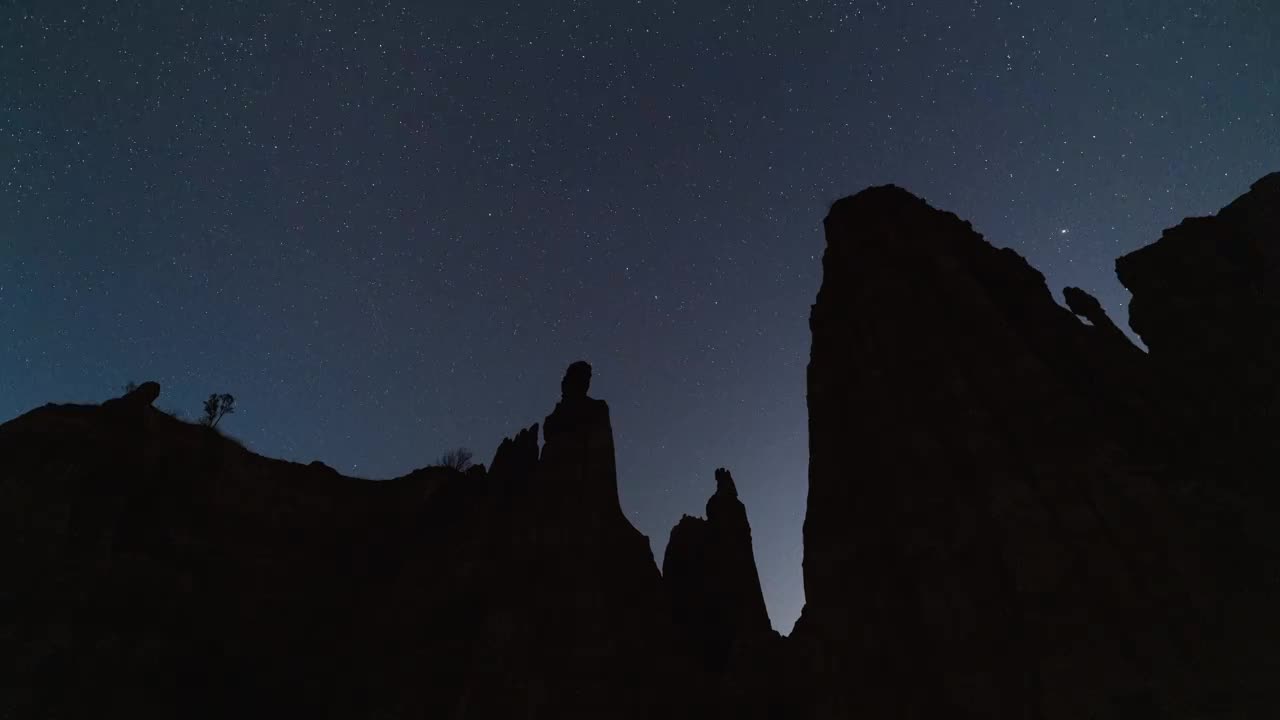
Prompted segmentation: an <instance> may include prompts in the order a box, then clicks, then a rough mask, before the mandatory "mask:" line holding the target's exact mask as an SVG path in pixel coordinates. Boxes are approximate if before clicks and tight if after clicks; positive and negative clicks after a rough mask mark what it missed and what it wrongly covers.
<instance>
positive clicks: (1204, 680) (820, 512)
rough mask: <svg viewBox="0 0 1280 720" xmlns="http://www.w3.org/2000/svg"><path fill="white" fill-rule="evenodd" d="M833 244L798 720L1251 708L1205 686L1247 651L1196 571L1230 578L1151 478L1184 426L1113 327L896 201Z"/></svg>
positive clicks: (875, 204) (836, 231) (819, 344)
mask: <svg viewBox="0 0 1280 720" xmlns="http://www.w3.org/2000/svg"><path fill="white" fill-rule="evenodd" d="M825 225H826V231H827V250H826V254H825V255H824V258H823V268H824V277H823V284H822V288H821V290H820V292H819V294H818V300H817V303H816V304H815V305H814V307H813V313H812V316H811V321H810V324H811V327H812V330H813V348H812V355H811V360H810V364H809V376H808V379H809V423H810V427H809V431H810V477H809V479H810V485H809V498H808V513H807V516H806V520H805V559H804V577H805V593H806V598H807V604H806V607H805V609H804V612H803V615H802V617H801V619H800V621H799V622H798V623H797V625H796V629H795V631H794V632H793V634H792V641H793V643H794V644H795V645H797V648H796V651H797V653H798V654H799V657H801V658H802V660H803V667H805V668H806V669H807V670H808V671H809V672H810V674H809V675H808V676H807V677H806V678H805V679H804V680H803V681H802V682H807V683H809V685H808V687H809V688H810V690H809V691H808V692H807V693H804V694H806V695H808V700H809V702H810V703H811V704H810V705H809V707H807V708H804V709H803V711H807V712H810V713H811V714H812V716H814V717H833V718H834V717H854V716H860V717H899V718H917V717H918V718H935V717H953V718H954V717H973V718H1013V717H1017V718H1032V717H1035V718H1041V717H1043V718H1074V717H1112V716H1115V717H1120V716H1121V715H1113V713H1124V712H1129V713H1131V712H1132V708H1133V707H1146V708H1147V709H1148V710H1147V711H1148V712H1150V713H1156V712H1163V713H1167V714H1168V715H1167V716H1169V717H1192V716H1197V717H1198V716H1200V715H1197V713H1208V712H1209V709H1210V708H1211V707H1212V703H1213V702H1214V701H1215V700H1217V701H1220V700H1221V698H1222V697H1223V695H1224V693H1225V694H1229V693H1231V692H1234V691H1238V690H1239V689H1240V688H1239V687H1238V686H1236V687H1234V688H1233V687H1232V682H1234V680H1233V678H1231V677H1230V675H1229V674H1228V673H1223V672H1221V671H1219V670H1218V669H1217V668H1215V667H1214V664H1215V662H1216V661H1217V660H1218V659H1220V658H1223V657H1225V655H1226V654H1227V653H1225V652H1224V650H1225V649H1226V648H1227V647H1229V646H1230V645H1231V644H1232V643H1233V642H1235V640H1234V639H1233V640H1231V641H1227V640H1225V638H1235V637H1236V636H1233V635H1231V633H1230V631H1229V630H1228V629H1226V628H1224V626H1223V624H1222V622H1221V620H1222V618H1223V617H1224V616H1225V613H1226V612H1227V611H1226V610H1225V608H1227V607H1229V606H1231V602H1230V601H1229V600H1227V599H1224V598H1222V597H1213V595H1214V591H1213V589H1212V585H1211V584H1210V583H1209V582H1208V581H1209V579H1210V575H1209V574H1207V573H1208V571H1207V570H1206V565H1210V566H1214V567H1216V566H1217V564H1218V563H1220V562H1222V560H1223V557H1224V556H1215V555H1214V552H1215V550H1214V548H1212V547H1209V546H1208V545H1206V544H1205V543H1204V541H1203V539H1204V538H1203V535H1202V533H1201V525H1200V524H1199V523H1200V518H1198V517H1195V516H1194V512H1193V511H1192V510H1191V509H1190V508H1187V507H1185V506H1183V505H1181V504H1180V503H1179V502H1178V501H1177V499H1176V498H1175V497H1174V495H1173V493H1170V492H1169V489H1168V486H1169V484H1171V483H1172V481H1173V480H1174V478H1173V477H1172V476H1171V473H1170V472H1157V471H1158V470H1159V466H1160V463H1161V460H1162V458H1161V457H1160V456H1159V452H1160V451H1161V450H1163V451H1164V453H1165V458H1163V460H1165V461H1167V459H1168V457H1167V456H1168V454H1169V452H1170V447H1171V443H1172V442H1174V439H1175V438H1177V437H1178V433H1180V432H1181V426H1180V425H1179V424H1178V423H1176V422H1172V421H1167V420H1166V417H1167V416H1166V415H1165V414H1164V413H1162V412H1160V410H1161V409H1162V407H1163V406H1162V405H1161V401H1160V400H1159V398H1158V396H1159V394H1160V392H1161V391H1162V390H1163V389H1164V388H1165V386H1164V385H1163V384H1162V380H1161V378H1160V376H1159V375H1158V374H1155V373H1151V372H1150V371H1149V370H1150V368H1149V367H1148V365H1149V363H1146V362H1145V358H1142V357H1135V355H1134V354H1133V353H1131V352H1130V351H1129V348H1131V346H1129V344H1128V343H1127V342H1125V343H1121V342H1118V341H1117V340H1118V339H1117V338H1115V337H1114V333H1110V332H1106V333H1098V332H1095V331H1096V330H1099V329H1105V328H1106V325H1107V324H1108V323H1109V321H1107V320H1106V319H1105V315H1104V314H1102V313H1101V308H1099V307H1096V303H1091V302H1089V299H1087V298H1088V296H1086V295H1084V294H1083V293H1077V292H1071V293H1069V294H1068V296H1067V298H1068V302H1069V303H1071V305H1072V308H1073V310H1075V311H1076V312H1079V313H1081V314H1082V315H1084V316H1086V317H1088V318H1089V319H1090V321H1091V323H1092V324H1093V325H1094V327H1092V328H1090V327H1088V326H1085V325H1083V324H1081V323H1080V322H1079V321H1077V320H1076V319H1075V318H1073V317H1072V316H1071V314H1070V313H1069V312H1067V311H1066V310H1064V309H1062V308H1061V307H1059V306H1058V305H1056V304H1055V303H1054V302H1053V300H1052V297H1051V296H1050V293H1049V291H1048V288H1047V287H1046V286H1045V283H1044V279H1043V277H1042V276H1041V275H1040V274H1039V273H1038V272H1036V271H1035V270H1034V269H1032V268H1031V267H1030V266H1029V265H1027V264H1026V263H1025V261H1023V260H1022V258H1021V257H1019V256H1018V255H1017V254H1016V253H1014V252H1013V251H1011V250H997V249H996V248H993V247H991V246H990V245H988V244H987V243H986V242H985V241H984V240H983V239H982V237H981V236H980V235H978V234H977V233H975V232H973V230H972V228H971V226H970V225H969V224H968V223H964V222H962V221H960V220H959V219H958V218H956V217H955V216H954V215H952V214H950V213H944V212H940V211H937V210H934V209H933V208H931V207H929V206H928V205H926V204H925V203H924V202H923V201H921V200H919V199H918V198H916V197H914V196H912V195H911V194H909V193H907V192H906V191H903V190H901V189H899V188H895V187H881V188H872V189H869V190H866V191H864V192H862V193H859V194H858V195H856V196H853V197H850V198H845V199H844V200H841V201H839V202H837V203H836V204H835V205H834V206H833V207H832V209H831V212H830V214H829V215H828V216H827V219H826V222H825ZM1136 302H1137V298H1135V303H1136ZM1144 337H1146V336H1145V335H1144ZM1158 345H1159V343H1156V345H1155V346H1153V348H1152V352H1153V355H1154V354H1155V352H1156V350H1157V346H1158ZM1153 465H1154V467H1153ZM1153 472H1156V474H1157V475H1161V477H1155V476H1153ZM1238 547H1239V546H1237V548H1238ZM1255 627H1258V626H1255ZM1271 637H1272V638H1273V639H1275V638H1276V637H1277V636H1275V635H1272V636H1271ZM1273 655H1274V653H1273ZM1271 666H1274V662H1272V663H1271ZM1257 687H1258V686H1254V688H1253V689H1254V690H1257ZM1240 702H1241V703H1243V704H1240V705H1238V706H1237V708H1241V707H1251V706H1250V705H1249V704H1248V702H1250V701H1244V700H1241V701H1240ZM1252 707H1255V708H1256V706H1252ZM1272 707H1274V704H1272ZM1124 708H1129V710H1125V709H1124ZM798 710H799V709H798ZM1124 716H1125V717H1132V716H1134V715H1132V714H1129V715H1124ZM1150 716H1152V717H1155V716H1156V715H1155V714H1152V715H1150ZM1161 716H1162V717H1163V716H1164V715H1161Z"/></svg>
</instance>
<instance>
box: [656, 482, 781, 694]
mask: <svg viewBox="0 0 1280 720" xmlns="http://www.w3.org/2000/svg"><path fill="white" fill-rule="evenodd" d="M662 572H663V578H664V581H665V583H666V585H667V588H668V592H669V593H670V595H671V602H672V612H673V614H674V618H675V622H676V626H677V627H678V628H679V629H680V631H681V633H682V634H683V635H684V636H685V637H687V638H689V639H690V641H691V642H692V643H693V644H694V645H695V646H696V647H697V649H698V651H699V652H700V653H701V655H702V657H703V658H704V659H705V662H706V664H707V667H708V668H710V669H712V670H723V669H725V667H726V666H727V665H728V663H729V659H730V655H731V654H732V653H733V652H734V650H735V648H736V647H737V646H738V645H739V644H740V643H751V642H758V641H759V640H760V638H761V637H763V636H768V635H770V634H771V633H772V628H771V627H770V626H769V614H768V611H767V610H765V606H764V594H763V593H762V592H761V590H760V576H759V574H758V573H757V572H756V561H755V555H754V554H753V552H752V549H751V526H750V525H749V524H748V523H747V510H746V508H745V507H743V505H742V502H741V501H740V500H738V491H737V488H736V487H734V484H733V477H732V476H731V475H730V474H729V471H728V470H725V469H724V468H721V469H719V470H716V492H715V494H714V495H712V496H711V499H709V500H708V501H707V519H706V520H703V519H702V518H696V517H690V516H688V515H686V516H684V517H683V518H681V519H680V522H679V523H678V524H677V525H676V526H675V528H673V529H672V530H671V539H670V540H669V541H668V542H667V552H666V555H665V557H664V558H663V561H662Z"/></svg>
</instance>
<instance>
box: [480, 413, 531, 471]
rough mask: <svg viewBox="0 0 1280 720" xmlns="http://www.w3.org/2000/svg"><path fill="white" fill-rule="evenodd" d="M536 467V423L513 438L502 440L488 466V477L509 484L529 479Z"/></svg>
mask: <svg viewBox="0 0 1280 720" xmlns="http://www.w3.org/2000/svg"><path fill="white" fill-rule="evenodd" d="M537 467H538V423H534V424H533V425H531V426H529V427H527V428H525V429H524V430H521V431H520V432H518V433H516V436H515V437H513V438H503V439H502V443H501V444H500V445H498V450H497V451H496V452H495V453H494V454H493V462H492V463H490V464H489V475H490V477H492V478H494V479H495V480H499V481H507V482H511V481H514V480H515V479H517V478H531V477H533V471H534V470H535V469H536V468H537Z"/></svg>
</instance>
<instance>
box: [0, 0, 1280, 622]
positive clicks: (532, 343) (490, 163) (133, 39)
mask: <svg viewBox="0 0 1280 720" xmlns="http://www.w3.org/2000/svg"><path fill="white" fill-rule="evenodd" d="M1277 47H1280V4H1277V3H1275V2H1273V0H1182V1H1180V2H1166V1H1165V0H1145V1H1139V0H1122V1H1121V2H1089V1H1087V0H1072V1H1070V2H1068V1H1066V0H1045V1H1044V2H1029V1H1028V2H1009V1H1008V0H1005V1H1003V2H993V1H990V0H915V1H914V2H908V1H902V2H898V1H894V2H888V1H884V2H873V1H865V0H855V1H844V2H835V1H828V0H812V1H810V2H800V1H796V2H755V3H737V2H728V1H727V0H722V1H721V2H715V3H712V2H694V1H689V0H685V1H673V0H624V1H620V2H582V1H580V0H563V1H561V2H527V1H526V2H510V1H501V0H495V1H493V2H465V3H462V2H456V1H455V0H439V1H435V2H426V3H416V2H415V3H408V2H402V1H396V0H384V1H381V2H376V3H358V2H334V1H333V0H305V1H304V0H252V1H243V2H241V1H236V2H228V1H222V2H217V3H203V2H186V3H183V2H178V1H176V0H174V1H166V2H137V3H130V2H103V1H101V0H83V1H81V0H77V2H65V1H63V0H3V1H0V163H3V164H2V165H0V168H2V171H0V418H2V419H8V418H10V417H12V416H15V415H17V414H19V413H21V412H23V411H25V410H27V409H30V408H32V407H34V406H38V405H41V404H43V403H45V402H48V401H58V402H71V401H76V402H83V401H93V402H98V401H101V400H103V399H105V398H107V397H110V396H113V395H116V394H119V391H120V388H121V386H122V385H123V384H124V383H126V382H127V381H130V380H136V381H142V380H148V379H154V380H157V381H159V382H160V383H161V384H162V386H163V388H164V390H163V394H162V395H161V397H160V399H159V401H157V405H158V406H160V407H162V408H173V409H177V410H180V411H182V412H183V413H185V414H186V416H187V417H188V418H194V417H196V416H197V415H198V414H199V410H200V400H201V398H203V397H204V396H206V395H208V394H209V393H210V392H214V391H217V392H224V391H225V392H231V393H234V394H235V395H236V397H237V398H238V403H237V404H238V407H239V409H238V412H237V414H235V415H233V416H230V417H228V418H227V419H226V420H225V421H224V422H223V425H222V427H225V429H226V430H227V432H228V433H229V434H231V435H233V436H235V437H238V438H240V439H241V440H242V441H244V442H245V443H246V444H247V445H248V446H249V447H250V448H252V449H254V450H256V451H258V452H261V453H263V454H267V455H272V456H277V457H283V458H286V459H293V460H299V461H303V462H308V461H310V460H313V459H321V460H323V461H325V462H326V463H328V464H330V465H332V466H334V467H335V468H337V469H339V470H341V471H343V472H346V473H349V474H354V475H358V476H362V477H369V478H384V477H391V476H395V475H399V474H403V473H405V472H408V471H409V470H412V469H413V468H416V467H419V466H422V465H426V464H428V463H430V462H431V461H432V460H433V459H434V458H436V457H438V456H439V454H441V453H442V452H443V451H445V450H448V449H450V448H452V447H455V446H460V445H461V446H466V447H469V448H472V449H474V450H475V451H476V454H477V459H479V460H482V461H484V462H488V460H489V459H491V457H492V452H493V450H494V448H496V446H497V444H498V442H499V441H500V440H501V439H502V437H503V436H504V435H508V434H512V433H513V432H514V431H516V430H517V429H518V428H520V427H523V426H527V425H529V424H531V423H533V422H535V421H540V420H541V419H542V418H543V417H544V416H545V415H546V414H547V413H548V412H549V411H550V410H551V408H552V407H553V405H554V403H555V401H556V400H557V399H558V395H559V380H560V377H561V374H562V372H563V370H564V368H565V366H566V365H567V364H568V363H569V362H571V361H573V360H577V359H580V358H582V359H587V360H589V361H590V362H591V363H592V364H593V366H594V368H595V379H594V382H593V386H592V394H593V395H594V396H596V397H600V398H603V399H605V400H607V401H609V403H610V406H611V410H612V418H613V424H614V432H615V436H616V440H617V452H618V468H619V484H620V490H621V497H622V503H623V507H624V510H625V511H626V512H627V514H628V516H629V517H630V518H631V519H632V521H633V522H634V523H635V524H636V526H637V527H639V528H640V529H641V530H642V531H643V532H644V533H645V534H647V535H648V536H649V537H650V539H651V541H652V544H653V547H654V551H655V555H656V557H657V558H658V559H659V560H660V559H661V557H662V551H663V548H664V546H665V542H666V537H667V534H668V532H669V531H670V528H671V526H672V525H673V524H674V523H675V522H676V521H677V520H678V519H679V517H680V515H681V514H682V513H690V514H702V512H703V506H704V504H705V502H706V499H707V497H708V496H709V495H710V493H711V492H712V491H713V490H714V482H713V478H712V473H713V470H714V469H715V468H716V467H718V466H726V467H728V468H730V469H731V470H732V471H733V473H734V476H735V478H736V480H737V484H738V487H739V490H740V493H741V496H742V498H743V500H744V502H745V503H746V505H747V508H748V513H749V515H750V519H751V523H752V527H753V531H754V541H755V551H756V556H757V562H758V564H759V568H760V573H761V577H762V581H763V585H764V591H765V596H766V599H767V602H768V605H769V610H770V613H771V615H772V618H773V622H774V625H775V627H777V628H778V629H779V630H781V631H783V632H787V631H789V630H790V627H791V625H792V623H793V622H794V620H795V618H796V616H797V615H798V613H799V611H800V607H801V606H802V604H803V588H802V585H801V579H800V563H801V558H802V554H803V553H802V548H801V525H802V522H803V515H804V503H805V492H806V472H807V430H806V422H807V420H806V417H807V416H806V410H805V399H804V398H805V385H804V370H805V364H806V362H807V359H808V349H809V332H808V325H807V319H808V311H809V305H810V303H811V302H812V300H813V298H814V295H815V293H816V291H817V288H818V283H819V281H820V265H819V260H820V257H821V252H822V247H823V240H822V236H821V220H822V217H823V216H824V214H825V212H826V209H827V207H828V206H829V205H830V203H831V202H832V201H834V200H835V199H837V198H838V197H841V196H843V195H847V194H851V193H853V192H856V191H858V190H860V189H862V188H863V187H865V186H867V185H871V184H882V183H887V182H893V183H897V184H900V185H902V186H904V187H907V188H909V189H911V190H912V191H914V192H916V193H917V194H920V195H921V196H923V197H925V198H926V199H928V200H929V201H930V202H932V203H933V204H934V205H936V206H939V207H942V208H945V209H948V210H952V211H954V212H956V213H958V214H959V215H961V216H962V217H964V218H966V219H969V220H971V221H973V223H974V225H975V226H976V227H977V228H978V229H979V230H980V231H981V232H983V233H984V234H985V235H986V236H987V237H988V238H989V239H990V240H992V241H993V242H994V243H996V244H997V245H1002V246H1009V247H1013V248H1015V249H1016V250H1018V251H1019V252H1021V253H1022V254H1023V255H1025V256H1026V257H1027V258H1028V259H1029V260H1030V261H1031V262H1032V263H1033V264H1035V265H1036V266H1037V267H1038V268H1040V269H1041V270H1042V271H1044V272H1045V274H1046V275H1047V277H1048V279H1049V283H1050V286H1051V287H1053V288H1055V289H1059V288H1061V287H1062V286H1063V285H1079V286H1081V287H1083V288H1085V289H1087V290H1090V291H1091V292H1093V293H1094V294H1096V295H1097V296H1098V297H1099V298H1100V299H1101V300H1102V301H1103V303H1104V304H1105V305H1106V306H1107V307H1108V308H1109V310H1110V312H1111V313H1112V314H1113V316H1114V317H1115V318H1116V319H1117V320H1118V321H1119V322H1121V324H1123V321H1124V318H1125V304H1126V302H1127V295H1126V293H1125V291H1124V290H1123V289H1122V288H1121V287H1120V286H1119V285H1118V284H1117V283H1116V281H1115V280H1114V276H1113V273H1112V260H1113V259H1114V257H1115V256H1117V255H1119V254H1121V253H1123V252H1126V251H1128V250H1132V249H1134V248H1137V247H1139V246H1141V245H1143V244H1145V243H1148V242H1150V241H1152V240H1154V239H1155V238H1156V237H1158V236H1159V233H1160V230H1161V229H1162V228H1164V227H1167V226H1170V225H1173V224H1175V223H1176V222H1177V221H1178V220H1179V219H1180V218H1182V217H1184V216H1187V215H1194V214H1207V213H1210V212H1213V211H1215V210H1216V209H1217V208H1219V207H1221V206H1222V205H1224V204H1226V203H1227V202H1229V201H1230V200H1231V199H1233V198H1234V197H1235V196H1237V195H1239V194H1241V193H1242V192H1244V191H1245V190H1247V188H1248V186H1249V183H1250V182H1252V181H1253V180H1255V179H1257V178H1258V177H1260V176H1262V175H1263V174H1265V173H1266V172H1268V171H1273V170H1278V169H1280V118H1278V117H1277V111H1278V110H1280V62H1277V61H1276V56H1275V49H1276V48H1277ZM904 331H907V332H909V331H910V329H904Z"/></svg>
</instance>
